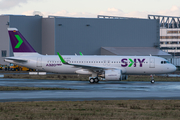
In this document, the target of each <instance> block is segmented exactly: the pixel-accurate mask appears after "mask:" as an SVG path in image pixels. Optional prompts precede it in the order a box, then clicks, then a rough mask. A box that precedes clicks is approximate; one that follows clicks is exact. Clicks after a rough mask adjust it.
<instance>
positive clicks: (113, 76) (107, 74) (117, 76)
mask: <svg viewBox="0 0 180 120" xmlns="http://www.w3.org/2000/svg"><path fill="white" fill-rule="evenodd" d="M99 77H102V78H104V79H105V80H126V79H127V78H128V76H127V75H122V70H118V69H117V70H105V71H104V72H103V73H102V74H101V75H99Z"/></svg>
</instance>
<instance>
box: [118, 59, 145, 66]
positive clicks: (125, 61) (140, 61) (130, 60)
mask: <svg viewBox="0 0 180 120" xmlns="http://www.w3.org/2000/svg"><path fill="white" fill-rule="evenodd" d="M128 60H129V62H130V63H129V64H128ZM137 61H138V62H139V67H142V63H143V62H144V61H145V59H142V60H141V59H134V60H132V59H131V58H129V59H127V58H123V59H122V60H121V62H122V64H121V67H127V66H128V67H132V65H133V64H134V67H136V63H137Z"/></svg>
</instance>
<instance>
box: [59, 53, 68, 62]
mask: <svg viewBox="0 0 180 120" xmlns="http://www.w3.org/2000/svg"><path fill="white" fill-rule="evenodd" d="M57 54H58V56H59V58H60V60H61V62H62V63H66V61H65V60H64V58H63V57H62V56H61V55H60V54H59V53H58V52H57Z"/></svg>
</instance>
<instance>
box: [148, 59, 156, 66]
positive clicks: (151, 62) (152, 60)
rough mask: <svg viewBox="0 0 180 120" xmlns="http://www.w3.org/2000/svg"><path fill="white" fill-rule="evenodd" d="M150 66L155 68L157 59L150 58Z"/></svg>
mask: <svg viewBox="0 0 180 120" xmlns="http://www.w3.org/2000/svg"><path fill="white" fill-rule="evenodd" d="M149 68H155V59H154V58H150V60H149Z"/></svg>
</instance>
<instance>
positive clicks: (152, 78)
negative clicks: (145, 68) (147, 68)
mask: <svg viewBox="0 0 180 120" xmlns="http://www.w3.org/2000/svg"><path fill="white" fill-rule="evenodd" d="M154 82H155V80H154V77H153V75H151V83H152V84H153V83H154Z"/></svg>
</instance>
